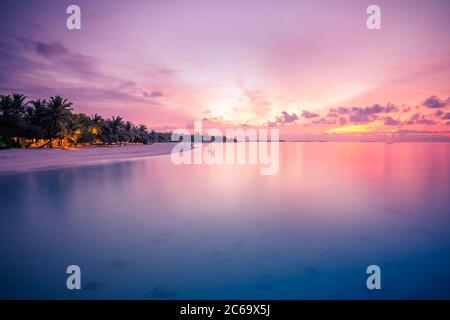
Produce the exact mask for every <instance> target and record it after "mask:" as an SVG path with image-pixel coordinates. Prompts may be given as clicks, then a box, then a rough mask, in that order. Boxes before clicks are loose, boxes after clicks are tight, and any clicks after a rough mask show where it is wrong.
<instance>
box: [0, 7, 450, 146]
mask: <svg viewBox="0 0 450 320" xmlns="http://www.w3.org/2000/svg"><path fill="white" fill-rule="evenodd" d="M74 3H76V4H78V5H79V6H80V7H81V11H82V30H79V31H69V30H67V29H66V27H65V19H66V17H67V15H66V13H65V8H66V7H67V5H69V4H72V2H68V1H58V2H57V3H56V2H55V1H40V2H39V3H33V4H30V2H28V1H20V0H19V1H2V3H1V5H0V9H2V12H3V11H4V10H7V12H9V13H11V14H9V15H8V17H7V18H6V19H5V20H3V21H2V22H0V24H1V27H2V28H1V31H0V35H1V36H2V37H1V40H0V70H1V71H3V72H1V73H0V92H2V93H7V92H9V91H20V92H24V93H25V94H27V95H28V96H29V97H30V98H35V97H46V96H49V95H54V94H62V95H64V96H67V97H68V98H69V99H70V100H71V101H73V102H74V104H75V111H78V112H85V113H87V114H91V113H99V114H101V115H103V116H105V117H108V116H111V115H122V116H123V117H125V118H127V119H130V120H132V121H133V122H136V123H144V124H147V125H148V126H149V127H152V128H160V129H167V130H169V129H170V128H179V127H185V126H186V125H187V124H189V123H192V121H194V120H200V119H208V121H206V123H205V125H209V126H216V127H219V128H223V127H227V126H239V125H241V124H246V125H250V126H258V127H263V126H271V127H275V126H276V127H278V128H280V129H281V133H282V137H284V138H287V139H301V138H304V137H310V136H318V137H327V136H330V135H332V136H336V135H339V136H340V137H341V136H347V135H354V134H357V135H364V136H366V135H371V136H378V135H381V136H385V135H390V136H392V135H396V134H398V135H410V134H411V135H427V136H430V135H434V136H444V137H449V132H450V100H448V99H449V97H450V85H449V84H450V36H449V31H448V30H450V22H449V21H450V19H449V18H448V17H449V13H450V2H448V1H375V2H374V1H275V0H267V1H256V0H254V1H246V0H240V1H234V0H232V1H230V0H228V1H193V0H184V1H143V0H142V1H137V0H136V1H76V2H74ZM374 3H376V4H378V5H379V6H380V7H381V14H382V29H381V30H377V31H370V30H368V29H367V28H366V18H367V14H366V8H367V6H368V5H370V4H374ZM42 9H44V10H42ZM5 12H6V11H5ZM36 12H38V13H39V14H36ZM430 97H431V98H430ZM427 99H428V100H427ZM425 101H427V102H426V103H425ZM374 105H379V106H380V107H381V109H380V108H377V107H375V108H374V107H373V106H374ZM389 106H390V107H389ZM339 107H342V109H341V112H338V113H333V112H331V113H330V112H329V111H330V108H333V109H336V108H339ZM345 110H347V111H348V112H345ZM438 110H440V112H439V111H438ZM303 111H306V112H303ZM329 114H331V116H328V117H327V115H329ZM316 115H317V116H316ZM447 117H449V118H447ZM342 119H344V120H342ZM344 122H345V123H344Z"/></svg>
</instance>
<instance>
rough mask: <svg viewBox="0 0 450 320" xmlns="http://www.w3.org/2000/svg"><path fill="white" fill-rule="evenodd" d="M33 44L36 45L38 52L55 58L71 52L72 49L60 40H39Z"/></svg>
mask: <svg viewBox="0 0 450 320" xmlns="http://www.w3.org/2000/svg"><path fill="white" fill-rule="evenodd" d="M29 41H30V40H29ZM33 44H34V45H35V47H36V52H37V53H39V54H40V55H42V56H44V57H46V58H55V57H60V56H67V55H70V54H71V53H70V51H69V50H68V49H67V48H66V47H64V46H63V45H62V44H61V43H59V42H52V43H44V42H40V41H38V42H34V43H33Z"/></svg>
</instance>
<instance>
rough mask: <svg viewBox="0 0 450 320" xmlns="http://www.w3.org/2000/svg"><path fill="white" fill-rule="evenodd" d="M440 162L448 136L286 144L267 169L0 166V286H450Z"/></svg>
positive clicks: (61, 292)
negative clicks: (25, 169)
mask: <svg viewBox="0 0 450 320" xmlns="http://www.w3.org/2000/svg"><path fill="white" fill-rule="evenodd" d="M449 164H450V144H446V143H397V144H384V143H331V142H329V143H282V144H281V146H280V169H279V173H278V174H277V175H274V176H261V175H260V171H259V167H258V166H254V165H214V166H208V165H179V166H176V165H174V164H173V163H172V162H171V159H170V156H160V157H155V158H147V159H142V160H136V161H131V162H130V161H127V162H121V163H114V164H105V165H97V166H87V167H86V166H84V167H78V168H66V169H57V170H49V171H41V172H34V173H23V174H13V175H6V176H0V190H1V191H0V203H1V214H0V240H1V241H0V253H1V259H0V298H3V299H5V298H40V299H47V298H64V299H72V298H73V299H78V298H88V299H89V298H113V299H114V298H144V299H147V298H148V299H180V298H224V299H227V298H275V299H276V298H287V299H303V298H335V299H345V298H364V299H366V298H395V299H397V298H447V299H449V298H450V197H449V194H450V192H449V189H450V165H449ZM71 264H76V265H79V266H80V267H81V273H82V290H78V291H77V290H73V291H69V290H68V289H67V288H66V278H67V274H66V272H65V271H66V268H67V266H68V265H71ZM371 264H377V265H379V266H380V267H381V273H382V277H381V283H382V290H379V291H369V290H368V289H367V287H366V279H367V276H368V275H367V274H366V268H367V266H369V265H371Z"/></svg>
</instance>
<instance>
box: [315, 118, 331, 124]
mask: <svg viewBox="0 0 450 320" xmlns="http://www.w3.org/2000/svg"><path fill="white" fill-rule="evenodd" d="M312 123H314V124H324V125H335V124H336V123H337V121H336V119H326V118H320V119H318V120H314V121H313V122H312Z"/></svg>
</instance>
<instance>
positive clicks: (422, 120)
mask: <svg viewBox="0 0 450 320" xmlns="http://www.w3.org/2000/svg"><path fill="white" fill-rule="evenodd" d="M403 124H405V125H414V124H418V125H433V124H436V121H434V120H432V119H427V118H426V117H425V116H424V115H421V114H420V113H416V114H414V115H413V116H412V117H411V118H410V119H409V120H408V121H405V122H404V123H403Z"/></svg>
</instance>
